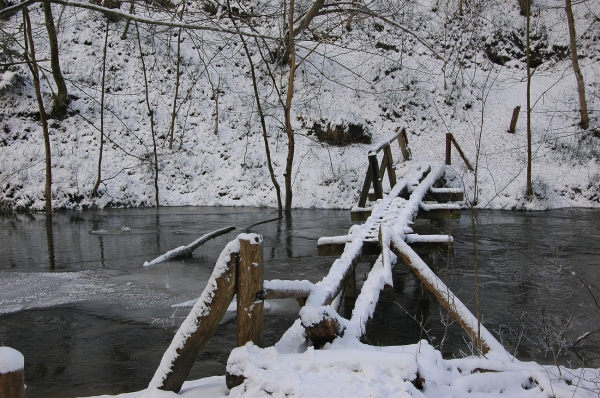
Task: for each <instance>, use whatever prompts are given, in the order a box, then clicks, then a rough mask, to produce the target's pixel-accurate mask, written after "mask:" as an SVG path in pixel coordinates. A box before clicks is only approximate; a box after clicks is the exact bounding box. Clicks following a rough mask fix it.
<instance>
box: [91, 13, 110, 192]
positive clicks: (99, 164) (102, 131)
mask: <svg viewBox="0 0 600 398" xmlns="http://www.w3.org/2000/svg"><path fill="white" fill-rule="evenodd" d="M109 24H110V21H109V20H108V19H107V20H106V33H105V35H104V53H103V54H102V83H101V86H100V89H101V90H102V92H101V93H100V152H99V153H98V178H97V179H96V184H95V185H94V189H92V195H93V196H98V188H99V187H100V183H101V182H102V155H103V153H104V91H105V90H104V87H105V85H106V84H105V83H106V51H107V48H108V28H109Z"/></svg>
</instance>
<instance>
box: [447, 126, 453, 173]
mask: <svg viewBox="0 0 600 398" xmlns="http://www.w3.org/2000/svg"><path fill="white" fill-rule="evenodd" d="M451 164H452V134H451V133H446V166H450V165H451Z"/></svg>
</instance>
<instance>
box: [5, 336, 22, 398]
mask: <svg viewBox="0 0 600 398" xmlns="http://www.w3.org/2000/svg"><path fill="white" fill-rule="evenodd" d="M24 364H25V361H24V359H23V355H22V354H21V353H20V352H19V351H17V350H15V349H13V348H10V347H0V398H25V371H24V370H23V367H24Z"/></svg>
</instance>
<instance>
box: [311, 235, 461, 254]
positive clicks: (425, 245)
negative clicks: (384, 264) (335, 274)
mask: <svg viewBox="0 0 600 398" xmlns="http://www.w3.org/2000/svg"><path fill="white" fill-rule="evenodd" d="M347 238H348V237H347V236H346V235H343V236H335V237H330V238H329V237H328V238H321V239H319V243H318V245H317V252H318V255H319V256H320V257H323V256H341V255H342V253H343V252H344V248H345V247H346V239H347ZM321 241H323V242H326V243H321ZM406 243H408V245H409V246H410V247H411V248H412V249H413V250H414V251H415V252H416V253H417V254H430V253H433V252H441V253H446V252H447V251H448V246H450V247H452V236H448V235H416V234H414V235H413V234H408V235H406ZM380 253H381V247H380V244H379V242H378V241H375V240H366V241H363V247H362V255H363V256H370V255H374V256H377V255H379V254H380Z"/></svg>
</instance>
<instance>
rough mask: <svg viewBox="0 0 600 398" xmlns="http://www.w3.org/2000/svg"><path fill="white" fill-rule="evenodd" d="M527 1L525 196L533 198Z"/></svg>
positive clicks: (528, 6) (529, 11) (528, 7)
mask: <svg viewBox="0 0 600 398" xmlns="http://www.w3.org/2000/svg"><path fill="white" fill-rule="evenodd" d="M530 8H531V7H530V3H529V2H528V3H527V14H526V15H527V29H526V34H527V44H526V46H527V48H526V52H527V198H528V199H529V200H532V199H533V186H532V184H531V62H530V61H531V59H530V58H531V54H530V53H531V48H530V43H529V33H530V19H531V16H530V15H531V9H530Z"/></svg>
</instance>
